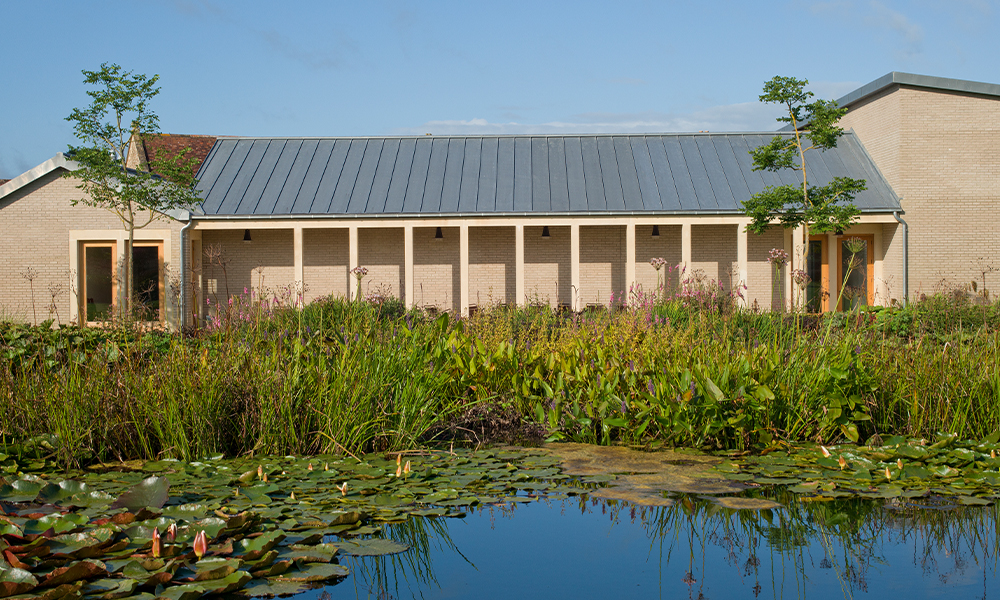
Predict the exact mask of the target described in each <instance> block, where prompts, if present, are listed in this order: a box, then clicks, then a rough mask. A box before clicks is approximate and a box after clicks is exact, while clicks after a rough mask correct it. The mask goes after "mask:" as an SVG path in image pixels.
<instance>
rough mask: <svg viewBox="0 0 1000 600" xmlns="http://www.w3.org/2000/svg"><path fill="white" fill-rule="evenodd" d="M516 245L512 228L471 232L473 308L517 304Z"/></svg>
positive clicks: (478, 229)
mask: <svg viewBox="0 0 1000 600" xmlns="http://www.w3.org/2000/svg"><path fill="white" fill-rule="evenodd" d="M515 242H516V233H515V230H514V228H513V227H470V228H469V303H470V304H473V305H476V306H486V305H488V304H508V305H513V304H514V303H516V302H517V298H516V297H515V296H516V291H517V280H516V278H517V272H516V270H517V265H516V262H515V261H516V257H515V248H514V244H515Z"/></svg>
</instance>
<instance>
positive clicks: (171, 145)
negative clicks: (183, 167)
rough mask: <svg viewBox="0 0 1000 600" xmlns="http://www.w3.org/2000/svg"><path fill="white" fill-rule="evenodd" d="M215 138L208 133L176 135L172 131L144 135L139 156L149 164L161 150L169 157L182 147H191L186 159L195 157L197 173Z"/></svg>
mask: <svg viewBox="0 0 1000 600" xmlns="http://www.w3.org/2000/svg"><path fill="white" fill-rule="evenodd" d="M217 139H218V138H216V137H215V136H210V135H178V134H173V133H161V134H158V135H151V136H146V137H145V139H144V140H143V145H142V148H141V152H142V157H141V158H142V161H143V163H144V164H149V163H150V162H151V161H153V160H154V159H155V158H156V156H157V155H158V154H159V153H161V152H165V153H166V155H167V156H168V157H169V156H174V155H176V154H177V153H178V152H180V151H181V150H183V149H184V148H191V152H189V153H188V159H195V161H196V162H195V165H194V170H195V172H196V173H197V172H198V170H199V169H200V168H201V165H202V163H204V162H205V158H206V157H207V156H208V153H209V152H211V151H212V146H214V145H215V141H216V140H217Z"/></svg>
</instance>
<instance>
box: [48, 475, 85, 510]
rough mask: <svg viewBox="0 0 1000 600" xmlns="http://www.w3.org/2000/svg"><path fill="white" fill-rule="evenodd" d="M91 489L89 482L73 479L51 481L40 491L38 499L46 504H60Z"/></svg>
mask: <svg viewBox="0 0 1000 600" xmlns="http://www.w3.org/2000/svg"><path fill="white" fill-rule="evenodd" d="M87 491H89V490H88V489H87V484H85V483H82V482H80V481H75V480H73V479H67V480H65V481H60V482H59V483H50V484H48V485H45V486H43V487H42V489H41V490H39V491H38V500H39V501H41V502H45V503H46V504H58V503H61V502H62V501H63V500H65V499H67V498H70V497H72V496H73V495H75V494H82V493H84V492H87Z"/></svg>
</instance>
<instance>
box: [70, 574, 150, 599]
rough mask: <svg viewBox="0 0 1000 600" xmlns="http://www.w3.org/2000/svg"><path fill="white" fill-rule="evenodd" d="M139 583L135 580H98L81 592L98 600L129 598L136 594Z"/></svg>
mask: <svg viewBox="0 0 1000 600" xmlns="http://www.w3.org/2000/svg"><path fill="white" fill-rule="evenodd" d="M137 587H139V582H138V581H136V580H134V579H98V580H97V581H92V582H90V583H88V584H87V585H85V586H84V587H83V589H82V590H80V591H81V592H83V595H84V596H90V597H91V598H95V599H97V600H115V599H116V598H127V597H128V596H131V595H132V594H133V593H135V589H136V588H137Z"/></svg>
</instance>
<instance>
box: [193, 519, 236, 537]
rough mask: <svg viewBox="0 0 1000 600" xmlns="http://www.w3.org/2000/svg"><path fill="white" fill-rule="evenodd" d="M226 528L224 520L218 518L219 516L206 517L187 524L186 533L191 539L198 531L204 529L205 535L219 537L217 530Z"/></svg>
mask: <svg viewBox="0 0 1000 600" xmlns="http://www.w3.org/2000/svg"><path fill="white" fill-rule="evenodd" d="M225 528H226V521H224V520H223V519H220V518H219V517H208V518H205V519H202V520H200V521H196V522H194V523H192V524H191V525H189V526H188V528H187V529H188V533H190V534H191V539H192V540H193V539H194V536H195V535H196V534H197V533H198V532H199V531H204V532H205V534H206V535H208V537H210V538H216V537H219V532H220V531H222V530H223V529H225Z"/></svg>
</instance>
